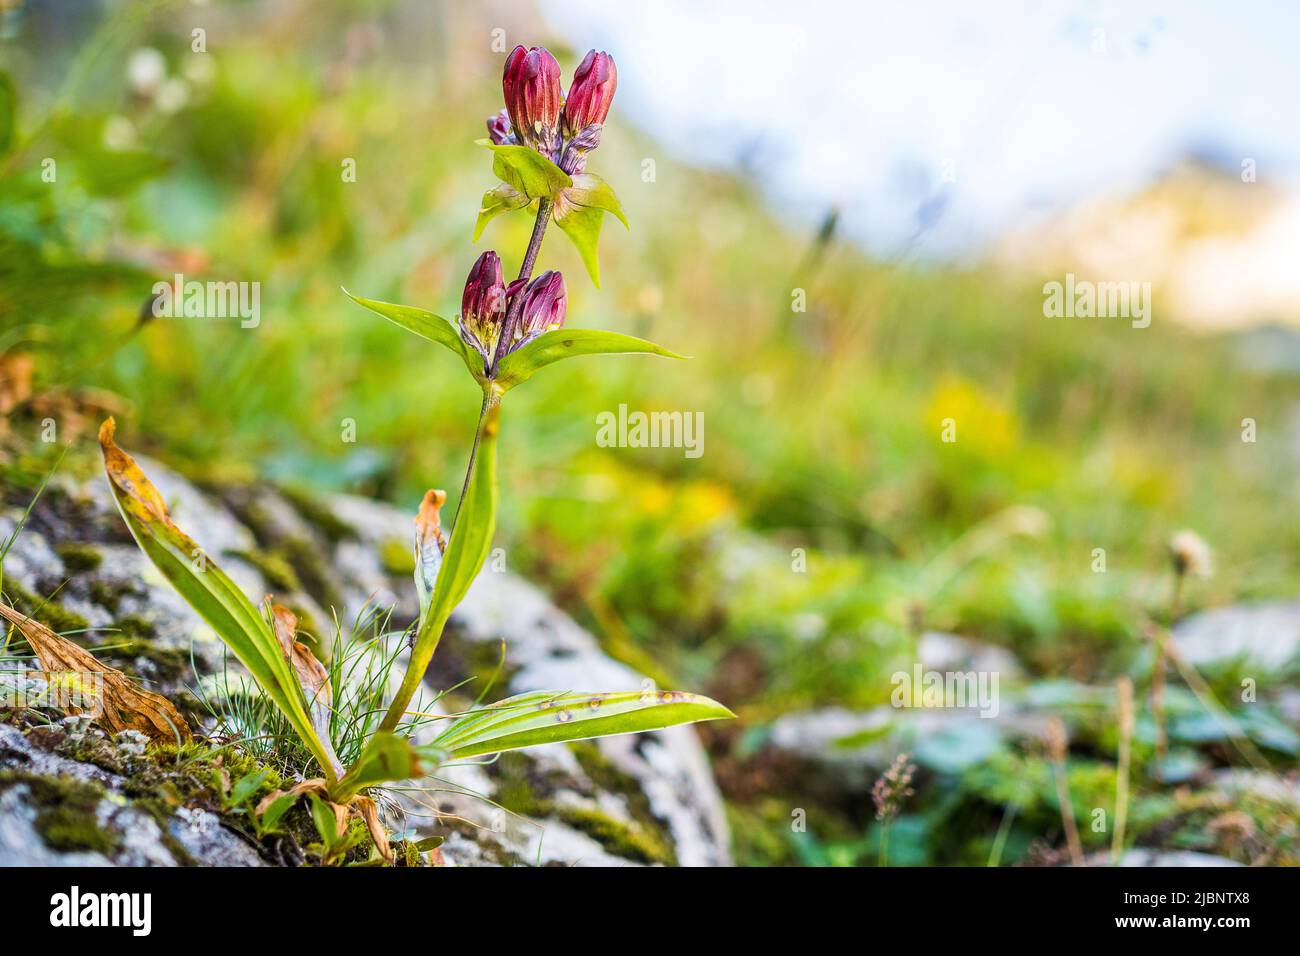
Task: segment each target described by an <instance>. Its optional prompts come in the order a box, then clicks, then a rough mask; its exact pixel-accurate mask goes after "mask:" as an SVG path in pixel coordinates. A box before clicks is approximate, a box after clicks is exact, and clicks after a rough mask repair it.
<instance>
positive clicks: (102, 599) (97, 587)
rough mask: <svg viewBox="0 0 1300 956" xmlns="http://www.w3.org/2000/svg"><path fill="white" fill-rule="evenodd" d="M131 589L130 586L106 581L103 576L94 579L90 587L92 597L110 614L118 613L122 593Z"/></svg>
mask: <svg viewBox="0 0 1300 956" xmlns="http://www.w3.org/2000/svg"><path fill="white" fill-rule="evenodd" d="M129 590H130V589H129V588H126V587H123V586H122V585H120V584H115V583H112V582H109V581H105V580H103V579H102V578H95V579H94V580H92V581H91V582H90V588H89V591H90V599H91V600H92V601H94V602H95V603H96V604H98V605H99V606H100V607H102V608H103V609H104V610H106V611H108V612H109V613H110V614H116V613H117V608H118V605H119V604H121V602H122V595H123V594H127V593H129Z"/></svg>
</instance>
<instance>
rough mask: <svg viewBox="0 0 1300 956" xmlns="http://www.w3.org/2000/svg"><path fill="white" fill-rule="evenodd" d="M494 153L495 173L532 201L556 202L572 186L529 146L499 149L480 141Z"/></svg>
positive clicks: (565, 174)
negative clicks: (561, 193)
mask: <svg viewBox="0 0 1300 956" xmlns="http://www.w3.org/2000/svg"><path fill="white" fill-rule="evenodd" d="M477 142H478V143H479V145H480V146H486V147H487V148H488V149H490V150H492V152H493V154H494V155H493V157H492V173H493V175H495V176H496V177H497V179H499V180H501V181H502V182H503V183H506V184H507V185H509V186H511V187H513V188H514V190H515V191H516V192H521V193H523V194H524V195H525V196H527V197H528V198H529V199H530V200H531V199H542V198H547V199H554V198H555V196H556V195H557V194H558V193H559V191H560V190H561V189H566V188H568V187H569V186H572V185H573V179H572V178H571V177H570V176H569V174H568V173H566V172H565V171H564V170H562V169H561V168H560V167H559V166H556V165H555V164H554V163H553V162H551V161H550V160H549V159H547V158H546V157H545V156H543V155H542V154H541V153H539V152H538V151H537V150H535V149H532V148H530V147H528V146H498V145H497V144H495V143H493V142H491V141H490V140H486V139H480V140H477Z"/></svg>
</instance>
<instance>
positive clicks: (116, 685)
mask: <svg viewBox="0 0 1300 956" xmlns="http://www.w3.org/2000/svg"><path fill="white" fill-rule="evenodd" d="M0 617H4V618H5V619H6V620H8V621H10V622H11V623H12V624H13V625H14V626H15V627H17V628H18V630H19V631H20V632H21V633H22V635H23V637H24V638H25V639H26V641H27V643H28V644H29V645H31V648H32V651H33V652H34V653H35V654H36V657H37V659H38V660H39V661H40V662H41V670H42V671H43V672H44V675H45V678H46V680H54V679H59V678H60V677H61V676H63V675H90V674H95V675H102V678H101V679H102V680H103V693H102V706H103V713H102V714H99V715H97V719H98V720H99V721H100V722H101V723H103V725H104V726H105V727H107V728H108V729H109V730H110V731H111V732H113V733H117V732H118V731H122V730H137V731H139V732H140V733H142V734H145V735H146V736H147V737H149V738H150V739H152V740H156V741H159V742H163V743H175V742H177V741H178V740H180V741H186V740H189V739H190V728H189V725H188V724H187V723H185V718H184V717H182V716H181V714H180V711H178V710H177V709H176V708H175V707H174V706H172V703H171V701H169V700H168V699H167V698H166V697H163V696H162V695H161V694H155V693H154V692H153V691H148V690H145V689H144V688H142V687H137V686H136V685H135V684H134V683H133V682H132V681H131V679H130V678H129V677H127V676H126V675H125V674H123V673H122V672H121V671H119V670H117V669H115V668H112V667H109V666H108V665H107V664H105V663H103V662H102V661H100V660H98V659H97V658H96V657H95V656H94V655H93V654H91V653H90V652H89V651H87V650H84V649H82V648H81V647H78V646H77V645H76V644H74V643H72V641H69V640H68V639H67V638H64V637H60V636H59V635H58V634H55V633H54V632H53V631H51V630H50V629H49V628H48V627H46V626H45V625H44V624H42V623H41V622H40V621H35V620H33V619H32V618H30V617H28V616H27V615H25V614H21V613H19V612H18V611H15V610H14V609H13V608H11V607H8V606H7V605H4V604H0ZM69 712H70V713H84V712H85V708H69Z"/></svg>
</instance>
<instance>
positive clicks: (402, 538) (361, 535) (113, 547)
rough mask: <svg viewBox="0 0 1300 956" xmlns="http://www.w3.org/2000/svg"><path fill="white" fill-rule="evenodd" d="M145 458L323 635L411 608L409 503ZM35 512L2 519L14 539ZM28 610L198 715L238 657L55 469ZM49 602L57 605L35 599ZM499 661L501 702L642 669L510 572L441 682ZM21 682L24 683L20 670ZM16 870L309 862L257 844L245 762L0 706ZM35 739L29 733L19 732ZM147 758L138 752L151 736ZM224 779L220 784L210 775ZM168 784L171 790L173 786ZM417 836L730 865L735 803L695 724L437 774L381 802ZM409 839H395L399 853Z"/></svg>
mask: <svg viewBox="0 0 1300 956" xmlns="http://www.w3.org/2000/svg"><path fill="white" fill-rule="evenodd" d="M141 464H142V466H143V467H144V468H145V470H146V472H147V473H148V474H149V475H150V476H151V477H152V478H153V480H154V482H155V484H156V485H157V487H158V488H159V490H160V491H161V493H162V494H163V495H164V497H165V498H166V499H167V501H168V503H169V506H170V507H171V511H172V515H173V517H174V519H175V520H176V522H177V524H179V525H180V526H181V527H182V528H185V529H186V530H187V531H188V532H190V534H191V535H192V536H193V537H194V538H195V539H196V540H198V541H199V542H200V543H201V544H202V545H203V546H204V548H205V550H206V551H207V552H208V553H210V554H212V555H213V556H214V558H215V559H216V560H218V561H219V562H220V563H221V565H222V567H223V568H224V569H225V570H226V571H227V572H228V573H229V574H230V575H231V576H232V577H233V578H235V579H236V580H237V581H238V583H239V584H240V585H241V587H243V589H244V590H245V592H246V593H247V594H248V595H249V596H250V597H252V598H253V599H255V600H256V599H258V598H260V597H261V596H262V595H265V594H268V593H274V594H275V595H276V599H277V600H278V601H279V602H280V603H284V604H287V605H289V606H290V607H292V608H293V609H294V610H295V611H296V612H297V613H298V615H299V618H300V621H301V624H302V627H303V629H304V630H305V631H309V632H312V633H316V634H322V633H327V632H329V630H330V629H331V627H332V624H331V621H332V612H331V609H338V611H339V615H340V617H341V619H343V620H344V621H352V620H354V619H355V618H356V617H357V616H358V615H360V614H362V613H363V611H364V610H365V609H366V608H367V607H374V606H380V607H387V606H392V607H393V609H394V610H393V618H392V626H393V627H395V628H400V627H403V626H405V625H406V624H407V623H409V622H410V621H411V620H412V619H413V618H414V617H415V615H416V608H417V605H416V595H415V588H414V584H413V582H412V578H411V572H412V568H413V564H412V561H413V559H412V556H411V548H412V544H411V542H412V540H413V531H414V521H413V516H412V515H408V514H404V513H401V512H399V511H396V510H394V509H393V508H391V507H388V506H386V505H382V504H378V503H375V502H373V501H368V500H363V499H358V498H350V497H331V498H313V497H307V496H304V495H301V494H294V493H286V492H283V491H280V490H277V489H274V488H271V487H269V486H265V485H257V486H244V487H223V488H220V489H213V488H208V489H202V490H201V489H199V488H197V487H195V486H194V485H193V484H191V483H190V482H188V481H186V480H185V479H183V478H182V477H180V476H179V475H177V474H175V473H174V472H172V471H170V470H168V469H167V468H165V467H164V466H162V465H160V464H159V463H157V462H152V461H142V462H141ZM19 517H20V509H10V510H9V511H8V512H7V513H5V514H4V515H3V516H0V540H3V539H4V538H5V537H7V536H8V534H9V533H10V531H11V530H12V529H13V528H14V526H15V523H16V521H17V520H18V519H19ZM4 589H5V591H6V593H7V594H8V595H9V596H10V598H11V600H13V601H14V603H15V604H17V605H18V607H19V610H22V611H24V612H26V613H30V614H33V615H34V616H36V617H37V618H38V619H41V620H43V621H44V622H45V623H47V624H48V625H49V626H51V627H53V628H54V629H56V630H58V631H60V632H63V633H65V634H71V635H72V636H73V637H74V638H75V639H77V640H79V641H80V642H82V643H84V644H86V645H87V646H89V647H103V648H106V649H105V650H103V651H101V652H99V653H100V657H101V658H102V659H103V660H104V661H105V662H106V663H109V664H111V665H113V666H115V667H118V668H121V669H122V670H124V671H126V672H127V673H128V674H131V675H132V676H135V677H137V678H139V679H140V680H141V681H142V682H143V683H145V684H147V685H148V686H150V687H152V688H153V689H156V690H159V691H161V692H162V693H164V694H166V695H168V696H169V697H171V698H172V699H173V700H174V701H175V702H177V704H178V705H179V706H180V707H181V708H182V710H183V712H185V713H186V714H187V715H188V716H189V717H190V718H192V720H193V722H194V723H195V724H196V725H201V724H202V722H203V720H204V718H205V716H206V715H205V712H204V708H203V707H202V706H201V704H200V702H199V701H198V700H197V699H196V697H195V695H194V693H193V689H194V687H195V686H196V685H195V677H196V674H195V671H196V670H197V671H198V673H199V674H211V673H212V672H214V671H215V670H217V669H218V668H220V667H221V666H222V659H223V654H222V647H221V644H220V642H219V641H218V640H217V638H216V636H215V635H213V634H212V633H211V632H210V631H209V630H208V629H207V628H206V627H205V626H204V625H203V624H202V622H201V621H199V619H198V618H197V616H196V615H195V614H194V613H193V612H192V611H191V610H190V609H189V607H188V606H186V605H185V604H184V603H183V602H182V601H181V600H180V598H179V597H178V596H177V595H176V594H175V592H173V591H172V590H171V589H170V588H169V587H168V586H166V585H165V584H164V583H163V582H162V581H161V579H160V577H159V576H158V575H157V573H156V572H155V571H154V570H153V568H152V567H151V566H150V565H149V564H148V562H147V560H146V559H145V558H144V556H143V555H142V554H141V553H140V551H139V550H138V549H137V548H136V546H135V545H134V543H133V542H132V541H131V540H130V538H129V536H128V534H127V532H126V529H125V527H124V525H123V524H122V522H121V519H120V517H119V516H118V514H117V512H116V509H115V507H114V506H113V503H112V500H111V497H110V494H109V490H108V487H107V484H106V482H105V481H104V480H103V479H102V478H94V479H91V480H89V481H86V482H84V483H83V482H76V481H72V480H69V479H60V478H56V480H55V481H54V483H53V484H52V485H51V486H50V487H49V488H48V489H47V491H46V493H45V495H44V496H43V497H42V499H41V501H40V503H39V504H38V505H37V507H36V509H35V510H34V511H33V513H32V515H31V517H30V520H29V521H28V524H27V526H26V528H25V529H24V530H23V532H22V534H21V535H20V536H19V537H18V539H17V542H16V543H15V545H14V547H13V549H12V550H11V552H10V554H9V555H8V557H7V559H6V560H5V563H4ZM51 594H53V595H54V596H53V598H52V599H51V600H48V601H42V600H41V597H38V595H39V596H48V595H51ZM502 642H504V646H505V655H506V656H505V665H504V668H503V669H502V673H501V676H500V678H499V679H498V685H497V689H498V691H499V693H494V694H493V697H494V698H495V697H497V696H505V695H506V694H507V693H511V694H513V693H520V692H524V691H528V690H540V689H581V690H593V691H611V690H625V689H636V688H639V687H642V686H644V684H645V678H643V677H642V675H640V674H637V673H636V672H634V671H632V670H631V669H629V668H628V667H626V666H624V665H622V664H620V663H618V662H617V661H614V660H612V659H611V658H609V657H608V656H606V655H605V654H603V653H602V652H601V650H600V648H599V646H598V645H597V643H596V641H595V639H594V638H593V637H592V636H591V635H590V634H589V633H587V632H586V631H584V630H583V629H582V628H581V627H579V626H578V625H577V624H575V623H574V622H573V621H572V620H571V619H570V618H568V617H567V616H566V615H564V614H563V613H561V612H560V611H558V610H557V609H556V608H555V607H554V606H552V605H551V604H550V603H549V602H548V601H547V600H546V598H545V597H544V596H543V595H542V594H541V593H540V592H539V591H538V590H537V589H535V588H533V587H532V586H530V585H529V584H528V583H527V582H525V581H523V580H521V579H519V578H518V577H516V576H514V575H513V574H511V573H509V572H508V571H506V570H491V569H489V570H485V571H484V573H483V574H481V575H480V577H479V579H478V581H477V582H476V583H475V585H474V586H473V588H472V589H471V590H470V593H469V596H468V597H467V599H466V600H465V602H464V603H463V604H462V606H461V607H460V608H459V609H458V610H457V612H456V613H455V615H454V616H453V618H452V621H451V625H450V628H449V632H448V634H447V636H446V637H445V638H444V640H443V642H442V645H441V646H440V648H439V651H438V656H437V658H436V660H435V664H434V666H433V667H432V668H431V669H430V673H429V676H428V678H427V681H428V683H429V685H430V689H431V690H437V689H442V688H446V687H450V686H451V685H453V684H456V683H458V682H461V681H464V680H465V679H466V678H469V677H477V678H480V679H482V678H484V677H485V676H486V675H488V674H490V673H491V672H492V671H494V670H495V669H496V667H497V664H498V662H499V661H500V654H501V647H502ZM4 679H7V680H10V681H12V680H15V679H16V678H14V677H13V676H12V675H11V676H10V677H8V678H4ZM6 717H7V719H8V724H7V725H5V724H0V865H18V866H37V865H51V864H59V863H66V864H91V865H94V864H98V865H136V864H158V865H174V864H181V863H199V864H208V865H258V864H276V863H286V862H288V863H292V862H298V861H299V859H300V858H301V854H300V852H299V851H298V850H291V851H288V852H286V850H285V848H284V846H283V845H281V844H282V843H283V841H259V840H257V839H256V838H255V837H254V836H252V835H250V834H249V833H248V832H247V830H246V828H245V827H244V826H242V825H241V820H240V818H239V815H238V812H237V811H232V809H231V808H230V807H229V806H227V794H225V793H223V790H226V789H228V787H227V786H226V784H223V783H222V781H223V780H224V781H226V782H227V783H228V781H229V779H230V778H231V776H232V775H233V774H234V772H235V771H236V770H237V769H239V768H237V767H236V766H234V765H235V764H237V763H239V762H240V761H239V758H238V757H237V756H234V755H232V754H231V752H230V749H229V748H227V749H226V751H225V755H224V756H221V757H219V758H218V759H217V760H216V765H215V766H214V765H213V759H212V758H211V756H210V755H205V754H204V753H202V752H201V750H199V749H196V748H194V747H192V746H191V747H189V748H188V749H185V748H183V749H182V750H181V751H176V752H174V753H163V754H158V755H156V754H154V753H153V751H151V752H150V754H149V755H148V756H146V755H144V754H143V753H139V754H137V753H135V752H134V751H135V750H136V749H137V746H138V741H135V740H134V739H132V738H131V737H130V735H129V734H128V735H127V736H126V737H121V736H119V738H109V737H107V736H105V735H104V734H103V733H102V732H101V731H99V730H98V729H96V728H93V727H92V728H88V727H86V726H84V723H85V722H84V721H78V720H74V719H70V720H67V721H64V722H62V723H60V722H58V721H57V715H54V718H55V722H54V725H53V726H45V725H46V724H48V723H49V721H48V720H47V719H46V718H42V719H40V720H33V719H31V715H30V714H29V715H28V716H27V718H25V719H24V718H21V717H19V716H18V715H16V714H15V713H14V712H13V711H10V712H8V714H5V712H3V711H0V718H6ZM24 731H25V732H24ZM138 749H140V750H141V751H142V750H143V748H138ZM213 780H216V781H217V783H215V784H213V782H212V781H213ZM160 793H161V794H163V796H164V798H162V799H160V798H159V794H160ZM382 802H383V803H384V804H385V805H386V806H385V813H386V817H387V822H388V824H389V826H390V827H391V828H392V829H393V830H394V831H395V832H397V833H398V834H399V835H400V836H402V837H405V838H407V842H406V843H405V844H403V846H404V847H407V848H409V847H411V846H413V845H414V843H415V842H416V841H420V840H423V839H425V838H427V837H430V836H440V837H443V838H444V842H443V843H442V845H441V847H439V848H438V849H437V850H436V851H433V852H432V853H419V852H411V853H409V854H408V856H409V860H410V862H430V861H431V862H441V863H446V864H453V865H468V866H474V865H497V864H520V863H528V864H543V865H547V864H551V865H620V866H621V865H647V864H666V865H673V864H676V865H683V866H717V865H726V864H728V863H729V862H730V856H729V850H728V846H729V839H728V832H727V822H726V817H725V814H724V812H723V806H722V802H721V799H720V797H719V794H718V790H717V787H716V786H715V784H714V780H713V776H712V773H711V771H710V768H709V763H708V760H707V758H706V755H705V752H704V750H703V748H702V747H701V745H700V742H699V740H698V738H697V736H696V732H695V731H694V730H693V729H691V728H689V727H677V728H671V729H669V730H666V731H660V732H656V733H653V734H641V735H636V736H625V737H616V738H609V739H604V740H600V741H597V742H582V743H577V744H571V745H559V744H557V745H548V746H545V747H540V748H536V749H534V750H530V751H527V752H523V753H514V754H508V755H505V756H504V757H502V758H501V759H500V760H498V761H496V762H494V763H490V764H485V765H471V766H461V767H449V768H443V769H442V770H440V771H439V772H438V776H437V778H436V779H435V778H431V779H427V780H422V781H413V782H412V783H411V784H410V785H409V786H408V787H406V788H403V790H402V791H401V792H399V793H395V794H393V795H391V796H390V798H388V799H387V800H385V801H382ZM399 849H400V848H399Z"/></svg>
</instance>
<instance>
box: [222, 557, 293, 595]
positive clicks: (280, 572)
mask: <svg viewBox="0 0 1300 956" xmlns="http://www.w3.org/2000/svg"><path fill="white" fill-rule="evenodd" d="M226 554H228V555H230V556H231V557H232V558H239V559H240V560H241V561H245V562H247V563H248V564H251V565H252V566H253V567H255V568H257V570H258V571H260V572H261V574H262V577H264V578H266V583H267V586H269V587H271V588H274V589H275V590H276V591H301V590H302V583H301V582H300V581H299V580H298V574H297V572H296V571H294V568H293V565H292V564H291V563H289V561H287V560H286V559H285V557H284V555H283V554H280V553H278V552H276V551H266V550H259V551H227V552H226Z"/></svg>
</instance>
